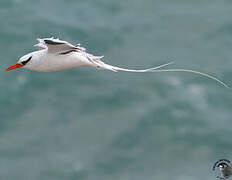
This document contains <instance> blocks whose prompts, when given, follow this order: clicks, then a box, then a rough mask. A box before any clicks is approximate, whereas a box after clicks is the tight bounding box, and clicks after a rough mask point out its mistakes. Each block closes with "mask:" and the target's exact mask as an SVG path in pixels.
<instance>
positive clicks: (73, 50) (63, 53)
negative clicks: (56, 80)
mask: <svg viewBox="0 0 232 180" xmlns="http://www.w3.org/2000/svg"><path fill="white" fill-rule="evenodd" d="M71 52H77V50H76V49H72V50H69V51H65V52H62V53H59V54H60V55H65V54H69V53H71Z"/></svg>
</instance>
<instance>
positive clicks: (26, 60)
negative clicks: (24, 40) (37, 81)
mask: <svg viewBox="0 0 232 180" xmlns="http://www.w3.org/2000/svg"><path fill="white" fill-rule="evenodd" d="M31 59H32V54H27V55H25V56H23V57H21V58H20V59H19V61H18V62H17V63H15V64H13V65H12V66H10V67H8V68H7V69H6V71H10V70H13V69H16V68H20V67H26V66H27V65H28V64H29V63H30V61H31Z"/></svg>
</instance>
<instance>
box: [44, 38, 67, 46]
mask: <svg viewBox="0 0 232 180" xmlns="http://www.w3.org/2000/svg"><path fill="white" fill-rule="evenodd" d="M44 42H45V43H46V44H49V45H61V44H65V43H63V42H55V41H52V40H48V39H45V40H44Z"/></svg>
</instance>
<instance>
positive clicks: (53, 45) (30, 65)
mask: <svg viewBox="0 0 232 180" xmlns="http://www.w3.org/2000/svg"><path fill="white" fill-rule="evenodd" d="M37 41H38V44H36V45H34V46H35V47H37V48H38V51H34V52H31V53H29V54H26V55H25V56H23V57H21V58H20V60H19V61H18V62H17V63H16V64H14V65H12V66H10V67H9V68H7V69H6V71H10V70H12V69H15V68H19V67H24V68H27V69H30V70H34V71H40V72H52V71H60V70H65V69H71V68H78V67H84V66H85V67H91V68H95V69H106V70H111V71H115V72H117V71H127V72H191V73H195V74H200V75H202V76H205V77H208V78H210V79H213V80H215V81H217V82H218V83H220V84H222V85H223V86H225V87H228V86H227V85H226V84H225V83H224V82H222V81H221V80H219V79H217V78H215V77H213V76H211V75H209V74H206V73H202V72H199V71H194V70H189V69H161V68H162V67H164V66H167V65H169V64H171V63H167V64H163V65H161V66H157V67H154V68H149V69H142V70H134V69H125V68H120V67H116V66H112V65H109V64H106V63H104V62H103V61H102V60H101V59H102V58H103V57H104V56H94V55H92V54H89V53H87V52H86V50H85V48H83V47H81V46H80V44H77V45H76V46H74V45H72V44H71V43H69V42H66V41H62V40H59V39H54V38H43V39H37Z"/></svg>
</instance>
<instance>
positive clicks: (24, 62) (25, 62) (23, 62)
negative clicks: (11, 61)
mask: <svg viewBox="0 0 232 180" xmlns="http://www.w3.org/2000/svg"><path fill="white" fill-rule="evenodd" d="M31 58H32V56H30V57H29V58H28V60H26V61H22V62H21V64H22V65H24V66H25V65H26V64H27V63H28V62H29V61H30V60H31Z"/></svg>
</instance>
